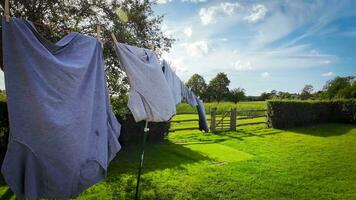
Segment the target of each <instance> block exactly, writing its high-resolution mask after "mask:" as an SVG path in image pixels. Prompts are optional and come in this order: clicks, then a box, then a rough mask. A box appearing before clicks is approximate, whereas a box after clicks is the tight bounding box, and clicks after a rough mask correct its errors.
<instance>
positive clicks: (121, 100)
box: [110, 95, 130, 119]
mask: <svg viewBox="0 0 356 200" xmlns="http://www.w3.org/2000/svg"><path fill="white" fill-rule="evenodd" d="M110 100H111V107H112V110H113V111H114V113H115V115H117V116H120V117H121V118H122V119H125V117H126V114H128V113H129V112H130V111H129V108H128V107H127V101H128V97H127V95H121V96H113V97H111V99H110Z"/></svg>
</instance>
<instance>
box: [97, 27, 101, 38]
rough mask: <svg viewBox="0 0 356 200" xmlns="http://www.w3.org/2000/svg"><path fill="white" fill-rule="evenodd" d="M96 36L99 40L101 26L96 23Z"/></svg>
mask: <svg viewBox="0 0 356 200" xmlns="http://www.w3.org/2000/svg"><path fill="white" fill-rule="evenodd" d="M96 37H97V38H98V40H100V38H101V28H100V25H99V24H97V25H96Z"/></svg>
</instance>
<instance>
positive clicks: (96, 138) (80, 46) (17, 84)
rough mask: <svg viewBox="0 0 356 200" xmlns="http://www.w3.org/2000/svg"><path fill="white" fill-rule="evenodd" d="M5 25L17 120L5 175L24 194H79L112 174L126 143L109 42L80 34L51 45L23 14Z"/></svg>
mask: <svg viewBox="0 0 356 200" xmlns="http://www.w3.org/2000/svg"><path fill="white" fill-rule="evenodd" d="M2 25H3V26H2V38H3V50H4V72H5V85H6V92H7V95H8V111H9V120H10V138H9V145H8V149H7V152H6V155H5V159H4V162H3V165H2V173H3V175H4V178H5V180H6V182H7V183H8V185H9V186H10V188H11V190H12V191H13V192H14V193H15V194H16V196H17V198H18V199H24V198H27V199H36V198H42V197H43V198H63V199H67V198H70V197H74V196H76V195H78V194H79V193H80V192H82V191H83V190H84V189H86V188H88V187H89V186H91V185H93V184H95V183H97V182H98V181H100V180H102V179H103V178H105V176H106V170H107V167H108V164H109V162H110V161H111V160H112V159H113V158H114V156H115V155H116V153H117V152H118V151H119V150H120V148H121V146H120V144H119V142H118V137H119V134H120V127H121V125H120V124H119V123H118V121H117V120H116V118H115V116H114V114H113V112H112V108H111V105H110V101H109V96H108V92H107V88H106V80H105V75H104V60H103V53H102V52H103V50H102V47H101V44H100V43H99V41H98V40H97V39H96V38H94V37H89V36H85V35H82V34H79V33H71V34H68V35H67V36H65V37H64V38H63V39H61V40H60V41H59V42H57V43H55V44H51V43H48V42H47V41H45V40H44V38H43V37H42V36H40V35H39V34H38V32H37V31H36V30H35V28H34V26H33V25H32V23H31V22H29V21H26V20H23V19H17V18H12V19H11V21H10V22H9V23H6V22H5V20H4V18H3V21H2Z"/></svg>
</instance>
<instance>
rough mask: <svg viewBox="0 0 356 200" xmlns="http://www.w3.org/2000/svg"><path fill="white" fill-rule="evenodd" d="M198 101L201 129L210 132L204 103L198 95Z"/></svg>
mask: <svg viewBox="0 0 356 200" xmlns="http://www.w3.org/2000/svg"><path fill="white" fill-rule="evenodd" d="M196 101H197V103H198V105H197V111H198V115H199V130H201V131H205V132H209V128H208V122H207V121H206V114H205V107H204V103H203V101H202V100H200V99H199V98H198V97H196Z"/></svg>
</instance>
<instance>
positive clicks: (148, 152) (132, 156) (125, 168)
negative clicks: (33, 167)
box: [0, 141, 211, 200]
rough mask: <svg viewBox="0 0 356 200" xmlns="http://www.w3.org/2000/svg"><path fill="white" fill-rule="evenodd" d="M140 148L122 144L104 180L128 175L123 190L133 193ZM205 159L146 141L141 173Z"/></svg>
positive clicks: (167, 144)
mask: <svg viewBox="0 0 356 200" xmlns="http://www.w3.org/2000/svg"><path fill="white" fill-rule="evenodd" d="M140 149H141V146H140V145H132V146H124V147H123V149H122V150H121V151H120V152H119V153H118V155H117V156H116V158H115V159H114V160H113V161H112V162H111V163H110V165H109V169H108V176H107V178H106V179H105V181H106V182H108V183H110V184H114V185H115V183H116V182H118V183H122V181H123V180H122V179H121V178H122V175H125V176H130V177H131V178H130V179H129V180H127V181H126V183H125V188H126V189H125V190H128V191H127V192H128V194H132V195H133V194H134V191H133V190H134V189H135V184H136V182H135V180H136V175H137V168H138V161H139V157H140V156H141V154H140ZM205 160H211V159H210V158H208V157H206V156H203V155H202V154H200V153H198V152H196V151H192V150H190V149H188V148H186V147H184V146H183V145H179V144H174V143H171V142H168V141H167V142H164V143H161V144H150V143H148V144H146V149H145V158H144V164H143V170H142V174H145V173H148V172H151V171H155V170H164V169H169V168H174V169H181V170H184V169H185V168H184V165H185V164H192V163H195V162H200V161H205ZM142 184H143V187H144V186H145V185H147V184H150V183H148V182H147V181H145V180H144V177H143V178H142ZM0 186H6V183H5V181H4V180H3V177H2V176H1V177H0ZM121 189H122V188H121ZM113 190H115V189H113ZM131 190H132V191H131ZM117 192H119V191H117ZM114 193H115V192H114ZM13 195H14V194H13V193H12V192H11V190H10V189H7V190H6V191H4V193H3V194H1V195H0V199H1V200H2V199H10V198H11V197H12V196H13Z"/></svg>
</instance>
